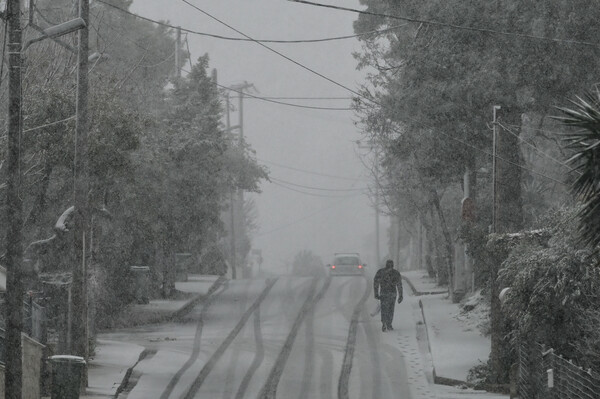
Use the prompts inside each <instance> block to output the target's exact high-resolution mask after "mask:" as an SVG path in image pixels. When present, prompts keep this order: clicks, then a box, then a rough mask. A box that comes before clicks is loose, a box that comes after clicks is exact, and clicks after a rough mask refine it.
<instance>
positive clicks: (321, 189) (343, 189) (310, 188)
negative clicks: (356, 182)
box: [269, 177, 368, 192]
mask: <svg viewBox="0 0 600 399" xmlns="http://www.w3.org/2000/svg"><path fill="white" fill-rule="evenodd" d="M269 178H270V179H271V180H274V181H276V182H279V183H284V184H289V185H290V186H294V187H300V188H305V189H308V190H317V191H338V192H339V191H364V190H367V189H368V187H363V188H325V187H311V186H305V185H302V184H297V183H292V182H289V181H285V180H283V179H278V178H276V177H269Z"/></svg>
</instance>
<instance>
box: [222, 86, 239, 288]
mask: <svg viewBox="0 0 600 399" xmlns="http://www.w3.org/2000/svg"><path fill="white" fill-rule="evenodd" d="M229 108H230V104H229V92H227V93H225V109H226V112H225V115H226V117H225V124H226V125H225V126H226V128H227V130H226V134H231V117H230V114H229ZM234 191H235V190H234V189H233V187H232V188H231V193H230V195H229V214H230V216H231V220H230V222H231V226H230V228H231V240H230V244H231V248H230V251H231V256H230V261H231V278H232V279H234V280H235V279H236V278H237V272H236V268H237V262H236V258H237V253H236V251H237V246H236V245H235V195H234Z"/></svg>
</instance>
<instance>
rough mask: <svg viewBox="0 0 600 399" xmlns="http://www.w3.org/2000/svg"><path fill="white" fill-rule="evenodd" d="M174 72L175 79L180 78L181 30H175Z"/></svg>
mask: <svg viewBox="0 0 600 399" xmlns="http://www.w3.org/2000/svg"><path fill="white" fill-rule="evenodd" d="M175 71H176V74H177V75H176V76H177V78H180V77H181V28H180V27H178V28H177V36H176V40H175Z"/></svg>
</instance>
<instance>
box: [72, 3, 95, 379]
mask: <svg viewBox="0 0 600 399" xmlns="http://www.w3.org/2000/svg"><path fill="white" fill-rule="evenodd" d="M79 17H80V18H81V19H82V20H83V21H84V23H85V27H84V28H83V29H80V30H79V35H78V36H79V40H78V52H77V104H76V123H75V161H74V168H75V171H74V184H73V185H74V187H73V191H74V199H75V210H76V214H75V225H74V229H73V230H74V233H73V248H74V256H73V260H74V262H73V285H72V300H73V316H72V326H71V334H72V336H71V342H72V348H71V353H72V354H74V355H77V356H81V357H83V358H84V359H85V360H87V359H88V325H87V305H88V304H87V259H86V258H87V250H88V248H87V247H86V243H87V232H89V231H90V229H89V225H90V223H89V216H90V215H89V213H90V212H89V162H88V141H89V140H88V134H89V133H88V131H89V120H88V52H89V49H88V47H89V30H88V26H89V0H79ZM86 385H87V369H86V370H85V371H84V373H83V381H82V386H84V387H85V386H86Z"/></svg>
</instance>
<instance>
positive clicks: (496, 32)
mask: <svg viewBox="0 0 600 399" xmlns="http://www.w3.org/2000/svg"><path fill="white" fill-rule="evenodd" d="M288 1H290V2H293V3H301V4H307V5H311V6H316V7H323V8H330V9H334V10H340V11H349V12H354V13H357V14H364V15H371V16H376V17H382V18H389V19H396V20H400V21H406V22H414V23H419V24H424V25H431V26H438V27H443V28H450V29H456V30H465V31H471V32H478V33H490V34H494V35H501V36H511V37H518V38H522V39H533V40H542V41H547V42H553V43H561V44H576V45H580V46H587V47H595V48H600V46H599V45H598V44H596V43H592V42H586V41H581V40H572V39H558V38H552V37H545V36H537V35H530V34H526V33H517V32H508V31H500V30H495V29H489V28H478V27H473V26H464V25H455V24H450V23H447V22H439V21H432V20H426V19H420V18H411V17H404V16H399V15H392V14H383V13H377V12H371V11H365V10H359V9H356V8H348V7H341V6H334V5H331V4H322V3H316V2H313V1H306V0H288Z"/></svg>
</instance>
